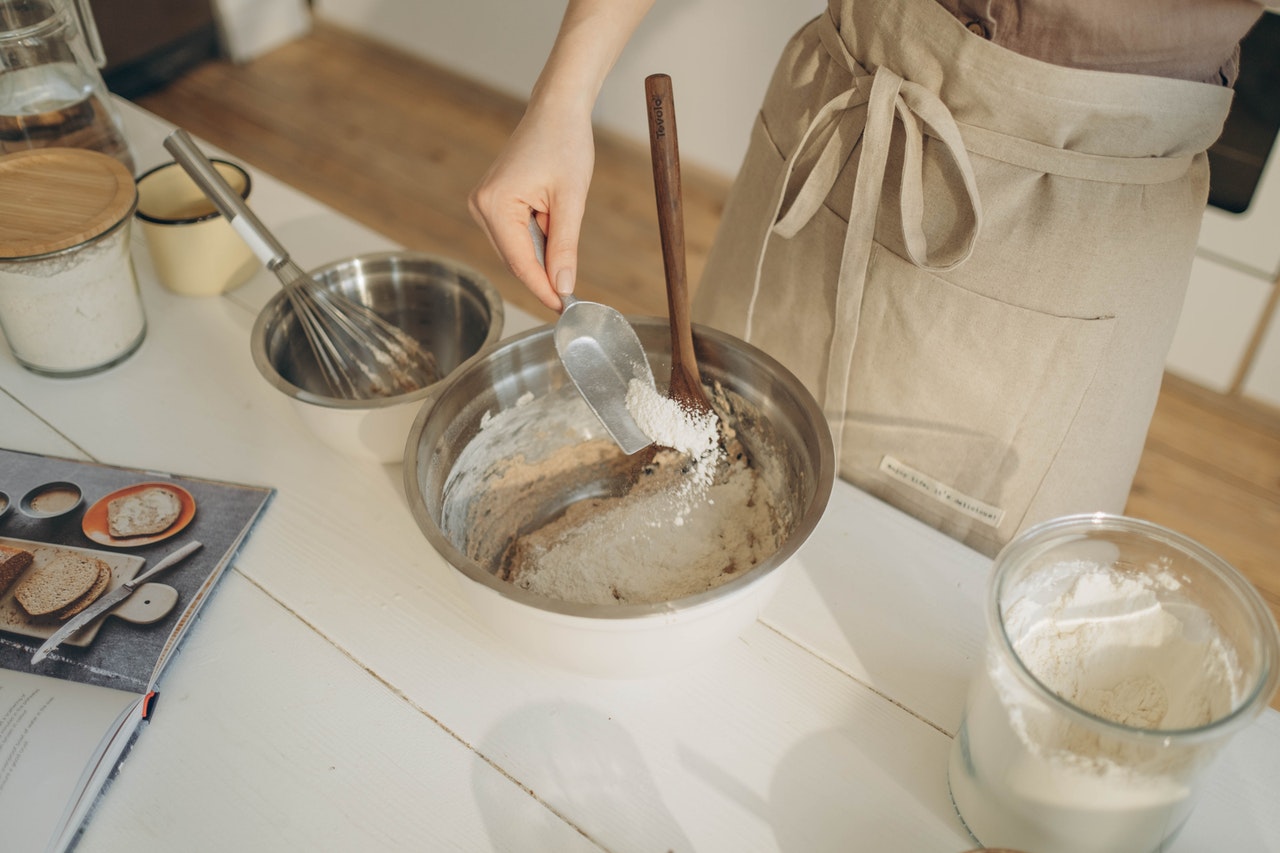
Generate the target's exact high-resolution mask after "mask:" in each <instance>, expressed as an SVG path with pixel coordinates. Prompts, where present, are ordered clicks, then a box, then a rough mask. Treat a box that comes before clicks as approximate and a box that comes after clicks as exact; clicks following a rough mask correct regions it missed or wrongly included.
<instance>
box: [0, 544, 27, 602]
mask: <svg viewBox="0 0 1280 853" xmlns="http://www.w3.org/2000/svg"><path fill="white" fill-rule="evenodd" d="M33 559H34V555H33V554H32V553H31V552H30V551H24V550H22V549H21V548H11V547H9V546H8V545H0V595H3V594H4V591H5V590H7V589H8V588H9V587H10V586H11V585H12V584H13V582H14V581H16V580H17V579H18V575H20V574H22V570H23V569H25V568H26V567H27V566H29V565H31V561H32V560H33Z"/></svg>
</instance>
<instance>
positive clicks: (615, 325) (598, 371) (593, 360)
mask: <svg viewBox="0 0 1280 853" xmlns="http://www.w3.org/2000/svg"><path fill="white" fill-rule="evenodd" d="M529 236H530V237H532V238H533V248H534V252H535V253H536V254H537V257H538V263H540V264H542V265H543V266H544V267H545V266H546V262H547V261H546V247H547V238H546V235H545V234H543V233H542V229H541V228H539V227H538V222H537V220H536V219H534V218H533V217H532V216H530V217H529ZM561 299H562V301H563V303H564V310H563V311H562V312H561V314H560V319H559V320H558V321H556V330H555V342H556V352H557V353H558V354H559V355H560V361H561V363H562V364H564V369H565V371H566V372H567V373H568V374H569V378H570V379H572V380H573V384H574V385H575V386H577V388H578V393H580V394H581V395H582V399H584V400H586V401H587V405H588V406H589V407H590V408H591V411H593V412H595V415H596V417H597V418H599V419H600V423H602V424H604V428H605V429H606V430H608V432H609V435H610V436H611V437H612V438H613V440H614V441H615V442H617V445H618V447H620V448H622V452H623V453H626V454H627V455H628V456H629V455H631V454H633V453H636V452H638V451H640V450H643V449H644V448H646V447H648V446H649V445H650V444H653V439H652V438H650V437H649V436H647V435H645V433H644V431H643V430H641V429H640V427H639V426H638V425H637V424H636V422H635V418H633V417H632V416H631V412H630V411H629V410H628V409H627V388H628V386H629V385H630V384H631V380H632V379H639V380H640V381H642V382H645V383H647V384H648V385H650V386H653V385H654V381H653V370H652V368H650V367H649V359H648V358H647V357H646V356H645V354H644V347H642V346H641V345H640V338H638V337H637V336H636V330H635V329H633V328H632V327H631V324H630V323H628V322H627V319H626V318H625V317H623V316H622V314H620V313H619V312H618V311H617V310H615V309H613V308H610V307H609V306H607V305H601V304H600V303H598V302H585V301H583V300H581V299H576V298H574V297H573V296H564V297H561Z"/></svg>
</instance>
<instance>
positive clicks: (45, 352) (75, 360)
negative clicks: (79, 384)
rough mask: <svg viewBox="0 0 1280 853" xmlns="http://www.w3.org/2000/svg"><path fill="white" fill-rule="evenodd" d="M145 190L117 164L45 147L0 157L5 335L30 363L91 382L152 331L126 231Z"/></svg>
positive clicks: (0, 297) (0, 316) (0, 313)
mask: <svg viewBox="0 0 1280 853" xmlns="http://www.w3.org/2000/svg"><path fill="white" fill-rule="evenodd" d="M137 199H138V193H137V188H136V186H135V184H134V181H133V176H132V175H130V174H129V171H128V169H126V168H125V167H124V166H123V165H122V164H121V163H120V162H119V161H118V160H116V159H115V158H113V157H109V156H107V155H106V154H102V153H99V152H96V151H88V150H85V149H75V148H42V149H36V150H31V151H20V152H17V153H14V154H9V155H6V156H4V157H0V329H2V330H3V331H4V336H5V338H6V339H7V340H8V342H9V347H10V349H12V351H13V355H14V357H15V358H16V359H17V360H18V362H19V363H21V364H22V365H23V366H25V367H27V368H28V369H30V370H32V371H35V372H36V373H41V374H45V375H48V376H84V375H86V374H90V373H96V372H98V371H100V370H105V369H106V368H108V367H111V366H112V365H115V364H118V363H119V362H121V361H123V360H124V359H126V358H128V357H129V355H131V354H132V353H133V352H134V351H135V350H136V349H137V348H138V347H139V345H141V343H142V339H143V337H145V335H146V319H145V317H144V315H143V311H142V300H141V298H140V297H139V294H138V282H137V278H136V277H135V275H134V270H133V258H132V256H131V255H130V252H129V247H130V244H129V234H130V227H131V224H132V220H133V211H134V208H135V207H136V205H137Z"/></svg>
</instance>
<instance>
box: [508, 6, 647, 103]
mask: <svg viewBox="0 0 1280 853" xmlns="http://www.w3.org/2000/svg"><path fill="white" fill-rule="evenodd" d="M652 6H653V0H570V2H569V5H568V7H567V8H566V9H565V13H564V18H563V20H562V21H561V24H560V31H559V34H558V35H557V36H556V41H555V44H554V46H553V47H552V48H551V53H550V55H549V56H548V58H547V62H546V64H545V65H544V66H543V69H542V73H541V74H540V75H539V76H538V81H537V83H535V84H534V87H533V93H532V95H531V96H530V99H529V103H530V107H531V108H533V109H540V108H543V107H546V106H555V107H556V108H558V109H562V110H569V111H571V112H572V113H573V114H574V115H581V114H583V113H584V112H585V113H587V114H589V113H590V112H591V109H592V108H593V106H594V105H595V100H596V97H597V96H598V95H599V94H600V88H601V87H602V86H603V85H604V80H605V77H606V76H607V75H608V74H609V71H610V70H611V69H612V68H613V66H614V63H616V62H617V61H618V57H619V56H620V55H621V54H622V50H623V48H624V47H626V44H627V41H628V40H629V39H630V38H631V35H632V33H634V32H635V30H636V27H637V26H639V24H640V21H641V20H642V19H643V18H644V16H645V14H646V13H647V12H648V11H649V9H650V8H651V7H652Z"/></svg>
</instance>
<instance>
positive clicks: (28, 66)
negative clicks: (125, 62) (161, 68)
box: [0, 0, 134, 174]
mask: <svg viewBox="0 0 1280 853" xmlns="http://www.w3.org/2000/svg"><path fill="white" fill-rule="evenodd" d="M105 64H106V57H105V56H104V55H103V51H102V42H101V40H100V39H99V37H98V28H97V26H95V24H94V21H93V11H92V10H91V9H90V8H89V0H0V154H8V153H10V152H13V151H22V150H25V149H28V148H51V147H64V148H89V149H92V150H94V151H101V152H102V153H104V154H110V155H111V156H112V157H115V158H116V159H118V160H120V161H121V162H122V163H124V165H125V167H126V168H128V170H129V173H130V174H133V173H134V164H133V156H132V154H131V153H130V151H129V144H128V142H126V141H125V137H124V131H123V129H122V126H121V124H120V119H119V117H118V116H117V115H116V112H115V110H114V109H113V108H112V105H111V101H110V98H109V97H108V95H107V87H106V84H105V83H104V82H103V81H102V75H101V73H100V72H99V69H100V68H102V66H103V65H105Z"/></svg>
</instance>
